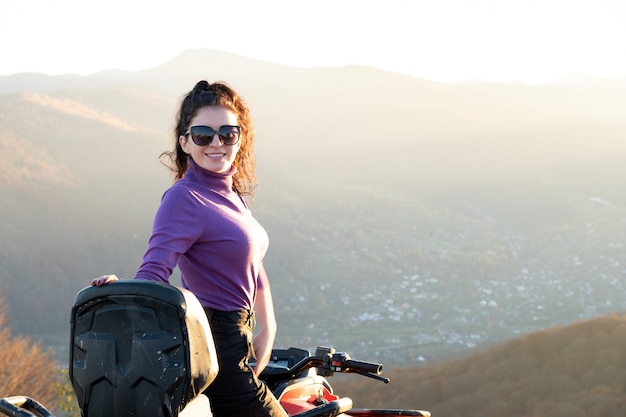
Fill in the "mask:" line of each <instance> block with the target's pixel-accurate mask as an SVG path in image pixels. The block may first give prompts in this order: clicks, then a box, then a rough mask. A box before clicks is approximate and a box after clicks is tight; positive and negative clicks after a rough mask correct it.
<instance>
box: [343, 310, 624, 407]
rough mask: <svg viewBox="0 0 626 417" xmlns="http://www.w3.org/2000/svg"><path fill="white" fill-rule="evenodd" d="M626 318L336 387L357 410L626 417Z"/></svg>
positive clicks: (536, 335)
mask: <svg viewBox="0 0 626 417" xmlns="http://www.w3.org/2000/svg"><path fill="white" fill-rule="evenodd" d="M625 344H626V318H625V317H623V316H617V315H611V316H606V317H600V318H596V319H592V320H586V321H581V322H577V323H574V324H572V325H569V326H563V327H555V328H551V329H547V330H544V331H539V332H535V333H531V334H528V335H526V336H523V337H520V338H516V339H513V340H510V341H508V342H506V343H504V344H501V345H498V346H494V347H492V348H491V349H490V350H489V351H487V352H484V353H479V354H475V355H473V356H470V357H467V358H463V359H459V360H455V361H451V362H449V363H445V364H441V365H439V366H427V367H422V368H414V367H407V368H397V369H394V370H391V371H388V372H385V374H386V376H388V377H390V378H391V382H390V383H389V384H388V385H384V384H381V383H380V382H374V381H372V380H367V379H366V378H361V377H358V376H354V375H347V376H344V377H342V378H341V380H340V381H338V380H335V381H331V382H333V384H332V385H333V387H334V388H335V391H336V392H338V393H341V394H342V395H348V396H350V397H351V398H352V399H353V401H354V403H355V406H358V407H371V408H380V407H390V408H417V409H427V410H430V411H431V412H432V413H433V415H434V416H448V417H451V416H459V417H460V416H481V417H498V416H516V417H524V416H546V417H584V416H598V417H615V416H623V415H626V375H625V373H624V369H626V353H625V352H624V346H625Z"/></svg>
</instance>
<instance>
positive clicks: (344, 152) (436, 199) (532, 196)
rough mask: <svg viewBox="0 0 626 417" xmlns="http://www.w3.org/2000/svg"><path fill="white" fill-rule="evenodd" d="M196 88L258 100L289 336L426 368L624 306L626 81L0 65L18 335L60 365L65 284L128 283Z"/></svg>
mask: <svg viewBox="0 0 626 417" xmlns="http://www.w3.org/2000/svg"><path fill="white" fill-rule="evenodd" d="M201 78H208V79H209V80H211V81H214V80H225V81H227V82H229V83H231V84H232V85H233V86H234V87H235V88H237V89H238V90H240V91H241V92H242V94H243V95H244V97H245V98H246V99H247V100H248V101H249V103H250V105H251V107H252V109H253V112H254V116H255V123H256V128H257V139H258V141H257V146H256V149H257V160H258V174H259V177H260V179H261V184H260V186H259V188H258V191H257V194H256V196H255V199H254V201H253V202H251V203H252V208H253V211H254V213H255V216H256V217H257V218H258V219H259V220H260V221H261V223H262V224H263V225H264V226H265V227H266V228H267V230H268V232H269V234H270V238H271V244H270V250H269V253H268V255H267V258H266V261H265V264H266V267H267V268H268V270H269V274H270V279H271V281H272V289H273V293H274V297H275V299H276V310H277V316H278V320H279V334H278V339H277V344H278V345H280V346H292V345H294V346H302V347H305V348H306V347H308V348H314V347H315V346H316V345H318V344H334V345H336V346H337V347H339V348H341V349H344V348H345V349H349V350H350V351H351V352H353V353H354V354H355V355H356V356H367V357H372V356H373V357H376V358H378V359H380V360H382V361H383V362H385V363H387V364H390V365H397V364H402V363H405V362H407V361H408V362H413V363H418V362H417V361H418V359H419V358H425V359H426V361H427V362H432V361H438V360H440V359H445V358H450V357H454V356H456V355H458V354H462V353H463V352H467V351H468V350H471V349H475V348H477V347H485V346H489V345H491V344H492V343H498V342H502V341H504V340H507V339H508V338H511V337H517V336H519V335H521V334H526V333H529V332H533V331H537V330H540V329H545V328H549V327H552V326H556V325H563V324H567V323H571V322H574V321H578V320H582V319H586V318H591V317H597V316H602V315H605V314H610V313H613V312H617V313H621V312H623V311H624V306H625V305H626V291H624V282H623V276H624V271H625V269H624V265H626V259H625V258H624V257H625V255H624V250H623V248H624V245H625V244H626V242H625V240H626V239H625V237H624V233H625V230H626V220H625V219H626V206H625V205H626V196H625V194H624V192H623V190H624V188H625V185H626V184H625V182H626V142H625V141H624V137H625V136H626V135H625V133H626V114H625V113H624V112H622V111H620V109H621V108H623V106H622V104H623V103H625V102H626V87H625V86H624V83H623V82H619V81H617V82H614V83H613V82H611V81H610V80H606V81H605V82H602V83H599V82H598V83H593V82H589V83H582V84H581V83H577V84H576V85H575V86H570V85H545V86H526V85H521V84H483V83H465V84H442V83H437V82H432V81H428V80H422V79H417V78H414V77H409V76H406V75H402V74H397V73H391V72H386V71H380V70H376V69H373V68H367V67H360V66H347V67H342V68H291V67H286V66H281V65H276V64H272V63H268V62H262V61H257V60H252V59H248V58H245V57H241V56H236V55H230V54H224V53H221V52H215V51H210V50H191V51H187V52H185V53H183V54H181V55H179V56H177V57H174V58H173V59H172V60H171V61H170V62H167V63H165V64H164V65H162V66H159V67H155V68H152V69H148V70H145V71H137V72H121V71H105V72H102V73H99V74H94V75H91V76H86V77H82V76H73V75H65V76H57V77H50V76H44V75H41V74H17V75H13V76H5V77H0V151H1V152H0V195H1V202H0V218H1V219H2V222H0V280H1V282H2V284H1V291H2V293H3V294H4V295H5V297H6V299H7V313H8V314H9V315H10V317H11V318H12V322H11V325H12V328H13V331H14V333H16V334H19V333H24V334H27V335H29V336H34V337H37V338H42V339H43V340H45V341H46V343H49V344H50V345H51V346H53V347H54V348H55V349H56V350H57V351H58V352H59V356H60V357H61V358H65V357H66V356H65V352H64V349H66V348H67V338H68V326H69V324H68V317H69V308H70V306H71V304H72V302H73V297H74V295H75V294H76V293H77V292H78V291H79V290H80V289H81V288H82V287H83V286H85V285H87V283H88V282H89V280H90V279H91V278H92V277H94V276H98V275H101V274H103V273H109V272H114V273H117V274H118V275H120V276H123V277H130V276H132V275H133V274H134V272H135V270H136V268H137V266H138V265H139V262H140V259H141V256H142V255H143V251H144V250H145V245H146V241H147V238H148V234H149V232H150V229H151V223H152V218H153V215H154V212H155V210H156V208H157V205H158V203H159V200H160V198H161V194H162V192H163V191H164V190H165V189H166V188H167V187H168V186H169V185H170V183H171V178H170V176H169V173H168V172H167V170H166V169H165V168H164V167H163V166H162V165H161V164H160V163H159V161H158V156H159V154H160V153H161V152H163V151H164V150H168V149H169V148H170V146H171V142H172V139H171V129H172V125H173V117H174V112H175V110H176V106H177V104H178V101H179V100H180V98H181V96H182V94H183V93H185V92H186V91H187V90H188V89H190V88H191V87H193V85H194V84H195V82H196V81H198V80H199V79H201ZM620 106H621V107H620ZM174 282H176V280H174Z"/></svg>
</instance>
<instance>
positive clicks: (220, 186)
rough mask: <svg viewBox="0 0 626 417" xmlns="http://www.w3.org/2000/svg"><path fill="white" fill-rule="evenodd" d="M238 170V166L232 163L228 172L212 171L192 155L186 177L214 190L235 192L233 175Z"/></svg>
mask: <svg viewBox="0 0 626 417" xmlns="http://www.w3.org/2000/svg"><path fill="white" fill-rule="evenodd" d="M235 172H237V168H235V166H234V165H231V167H230V169H229V170H228V171H226V172H221V173H217V172H212V171H209V170H207V169H204V168H202V167H201V166H200V165H198V164H197V163H196V161H194V160H193V159H192V158H191V157H189V164H188V167H187V172H185V176H184V178H185V179H186V180H187V181H190V182H193V183H195V184H198V185H204V186H207V187H209V188H211V189H212V190H215V191H221V192H233V175H234V174H235Z"/></svg>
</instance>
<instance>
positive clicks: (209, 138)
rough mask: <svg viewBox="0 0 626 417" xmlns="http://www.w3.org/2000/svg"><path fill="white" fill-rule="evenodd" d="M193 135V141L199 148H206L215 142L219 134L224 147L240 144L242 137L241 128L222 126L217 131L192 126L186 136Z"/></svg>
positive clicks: (208, 127) (206, 127) (210, 128)
mask: <svg viewBox="0 0 626 417" xmlns="http://www.w3.org/2000/svg"><path fill="white" fill-rule="evenodd" d="M189 134H190V135H191V140H193V143H195V144H196V145H198V146H206V145H208V144H209V143H211V142H213V137H214V136H215V135H216V134H217V137H218V138H220V142H222V143H223V144H224V145H228V146H233V145H235V144H236V143H237V142H239V137H240V136H241V127H239V126H229V125H224V126H220V128H219V129H217V130H215V129H213V128H212V127H210V126H191V127H190V128H189V130H188V131H187V133H185V136H187V135H189Z"/></svg>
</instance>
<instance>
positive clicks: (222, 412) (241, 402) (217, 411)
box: [204, 308, 288, 417]
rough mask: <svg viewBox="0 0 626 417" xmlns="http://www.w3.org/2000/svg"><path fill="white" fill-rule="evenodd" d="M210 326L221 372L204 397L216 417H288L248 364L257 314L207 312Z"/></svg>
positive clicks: (208, 310) (252, 351) (249, 312)
mask: <svg viewBox="0 0 626 417" xmlns="http://www.w3.org/2000/svg"><path fill="white" fill-rule="evenodd" d="M205 312H206V315H207V317H208V319H209V323H210V324H211V332H212V334H213V342H214V343H215V350H216V352H217V360H218V364H219V371H218V373H217V377H216V379H215V381H213V383H211V385H209V387H208V388H207V389H206V391H205V392H204V394H206V395H207V396H208V397H209V400H210V402H211V410H212V412H213V415H214V416H215V417H241V416H246V417H247V416H249V417H287V416H288V414H287V412H286V411H285V409H284V408H283V407H282V406H281V405H280V403H279V402H278V400H277V399H276V397H274V394H272V392H271V391H270V390H269V389H268V388H267V386H266V385H265V383H263V382H262V381H260V380H259V379H258V378H257V377H256V376H255V375H254V372H253V370H252V367H251V366H250V365H249V364H248V359H249V358H250V357H251V356H252V355H253V354H254V349H253V347H252V330H253V329H254V324H255V321H254V313H253V312H251V311H249V310H240V311H228V312H226V311H218V310H212V309H208V308H206V309H205Z"/></svg>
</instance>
